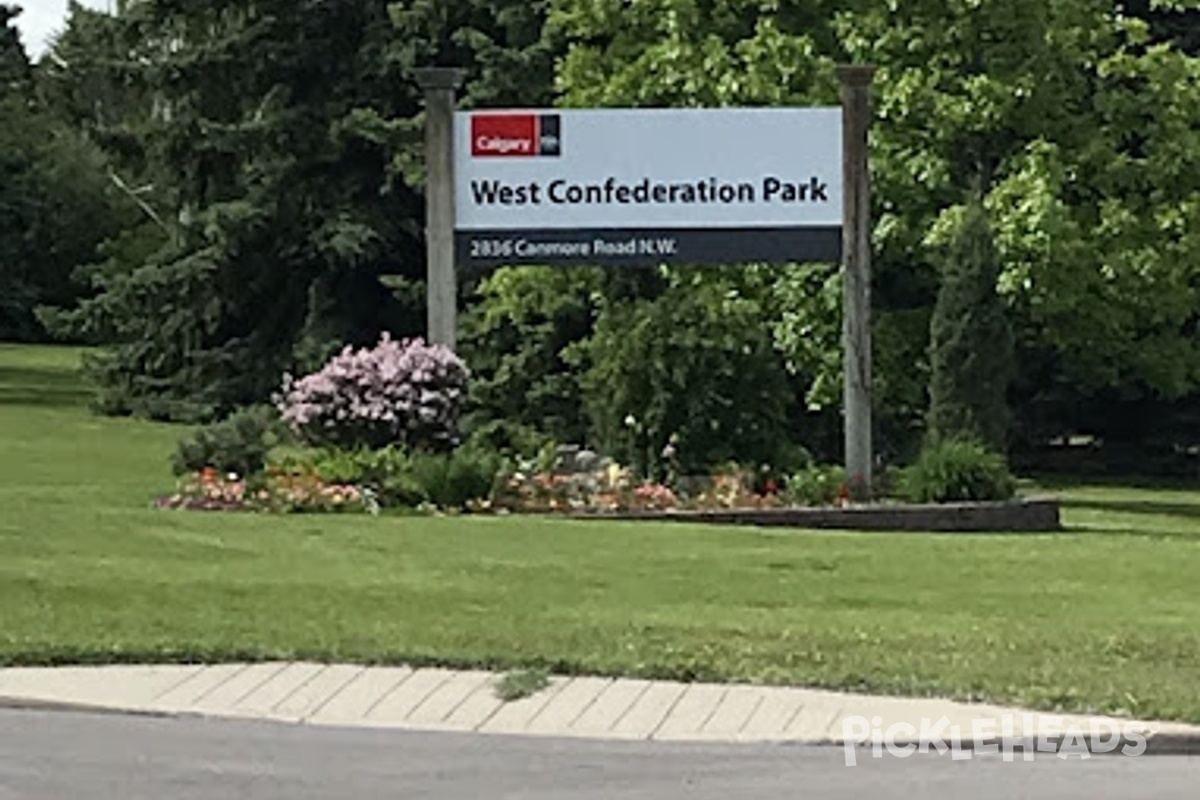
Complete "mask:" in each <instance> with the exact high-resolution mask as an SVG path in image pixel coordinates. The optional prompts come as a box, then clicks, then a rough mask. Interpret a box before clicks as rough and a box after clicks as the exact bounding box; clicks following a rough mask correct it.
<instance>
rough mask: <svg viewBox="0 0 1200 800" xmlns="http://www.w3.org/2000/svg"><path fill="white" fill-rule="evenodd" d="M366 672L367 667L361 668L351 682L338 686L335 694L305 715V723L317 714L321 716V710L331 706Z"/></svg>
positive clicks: (351, 677) (351, 678) (352, 676)
mask: <svg viewBox="0 0 1200 800" xmlns="http://www.w3.org/2000/svg"><path fill="white" fill-rule="evenodd" d="M366 671H367V667H359V668H358V672H355V673H354V674H353V675H351V676H350V680H348V681H346V682H345V683H343V684H341V685H340V686H338V687H337V688H336V689H334V690H333V693H332V694H331V695H329V696H328V697H326V698H325V699H324V700H322V701H321V702H320V703H318V704H317V705H316V706H315V707H314V708H313V710H312V711H310V712H308V713H307V714H305V715H304V721H305V722H308V721H309V720H310V719H312V718H313V717H315V716H317V714H320V713H321V709H323V708H324V707H325V706H327V705H329V704H330V703H332V702H333V700H334V699H335V698H336V697H337V696H338V695H339V694H341V693H342V692H344V691H345V690H346V687H347V686H349V685H350V684H352V683H354V682H355V681H356V680H358V678H359V676H360V675H362V674H363V673H365V672H366Z"/></svg>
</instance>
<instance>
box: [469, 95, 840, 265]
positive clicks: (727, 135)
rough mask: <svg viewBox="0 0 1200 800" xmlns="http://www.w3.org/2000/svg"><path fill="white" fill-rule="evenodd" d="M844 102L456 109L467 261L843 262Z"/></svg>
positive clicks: (486, 262) (497, 262) (508, 262)
mask: <svg viewBox="0 0 1200 800" xmlns="http://www.w3.org/2000/svg"><path fill="white" fill-rule="evenodd" d="M841 124H842V111H841V109H840V108H815V109H811V108H805V109H793V108H785V109H636V110H634V109H612V110H567V109H561V110H520V111H474V112H460V113H458V114H457V115H456V117H455V132H454V135H455V210H456V219H457V224H456V247H457V254H458V260H459V263H460V264H463V265H467V266H469V265H485V264H516V263H606V262H619V263H659V262H667V261H679V262H688V263H725V262H751V261H818V260H819V261H833V260H837V259H838V258H839V257H840V253H841V226H842V185H841V175H842V128H841Z"/></svg>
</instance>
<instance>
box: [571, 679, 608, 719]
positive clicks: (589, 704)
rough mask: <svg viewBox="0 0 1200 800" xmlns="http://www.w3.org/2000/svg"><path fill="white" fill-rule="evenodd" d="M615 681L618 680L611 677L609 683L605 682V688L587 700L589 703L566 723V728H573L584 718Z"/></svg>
mask: <svg viewBox="0 0 1200 800" xmlns="http://www.w3.org/2000/svg"><path fill="white" fill-rule="evenodd" d="M614 683H616V681H615V680H613V679H612V678H609V679H608V683H606V684H604V686H603V688H601V689H600V691H598V692H596V694H595V696H594V697H592V699H591V700H589V701H588V702H587V705H585V706H584V707H583V708H582V709H580V711H579V713H578V714H576V715H575V716H574V717H572V718H571V721H570V722H568V723H567V724H566V730H570V729H571V728H573V727H574V726H575V723H576V722H579V720H580V719H582V718H583V715H584V714H586V713H587V712H588V709H590V708H591V707H592V706H594V705H596V701H597V700H599V699H600V696H601V695H603V694H604V693H605V692H607V691H608V688H609V687H610V686H612V685H613V684H614Z"/></svg>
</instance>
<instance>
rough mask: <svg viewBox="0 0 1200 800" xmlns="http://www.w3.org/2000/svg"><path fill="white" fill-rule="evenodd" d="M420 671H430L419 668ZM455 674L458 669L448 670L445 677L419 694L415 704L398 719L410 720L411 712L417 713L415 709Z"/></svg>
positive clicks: (402, 720)
mask: <svg viewBox="0 0 1200 800" xmlns="http://www.w3.org/2000/svg"><path fill="white" fill-rule="evenodd" d="M421 671H422V672H430V671H431V670H421ZM457 674H458V670H449V672H448V674H447V675H446V677H444V678H442V680H441V681H439V682H438V683H436V684H434V685H433V686H431V687H430V688H429V690H428V691H427V692H425V694H423V695H421V699H420V700H418V701H417V703H416V705H414V706H413V707H412V708H410V709H408V713H406V714H405V715H404V717H403V718H401V720H400V721H401V722H408V721H409V720H411V719H412V717H413V714H416V713H417V710H418V709H419V708H420V707H421V706H423V705H425V702H426V701H427V700H429V698H431V697H433V695H434V694H436V693H437V690H438V689H440V688H442V687H443V686H445V685H446V684H447V683H449V682H450V679H451V678H453V677H454V676H455V675H457Z"/></svg>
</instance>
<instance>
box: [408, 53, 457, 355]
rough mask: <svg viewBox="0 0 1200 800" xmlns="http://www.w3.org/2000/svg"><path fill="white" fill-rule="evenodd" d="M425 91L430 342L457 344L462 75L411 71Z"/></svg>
mask: <svg viewBox="0 0 1200 800" xmlns="http://www.w3.org/2000/svg"><path fill="white" fill-rule="evenodd" d="M415 76H416V79H417V85H418V86H420V87H421V89H422V90H423V91H424V92H425V170H426V172H425V204H426V211H425V247H426V254H427V258H428V267H427V273H426V274H427V289H426V302H427V307H428V325H429V341H430V342H433V343H435V344H442V345H445V346H446V347H449V348H450V349H451V350H453V349H454V348H455V346H456V345H457V343H458V337H457V328H458V308H457V302H458V281H457V276H456V274H455V265H454V109H455V107H456V105H457V101H456V99H455V93H456V91H457V90H458V87H460V86H461V85H462V82H463V76H464V72H463V70H461V69H457V68H454V67H428V68H425V69H418V70H416V72H415Z"/></svg>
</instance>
